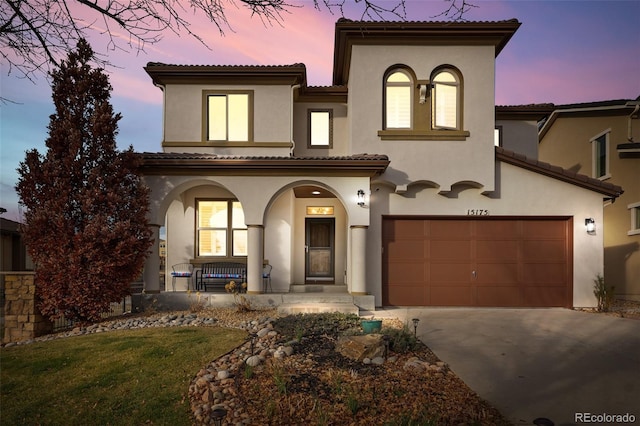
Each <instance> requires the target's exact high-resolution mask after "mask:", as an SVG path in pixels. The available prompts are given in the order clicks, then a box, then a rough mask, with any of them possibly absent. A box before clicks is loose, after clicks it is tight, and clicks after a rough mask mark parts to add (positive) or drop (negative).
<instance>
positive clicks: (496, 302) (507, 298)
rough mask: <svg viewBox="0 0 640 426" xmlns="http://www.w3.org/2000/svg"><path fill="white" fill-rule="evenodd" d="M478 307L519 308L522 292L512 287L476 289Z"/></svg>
mask: <svg viewBox="0 0 640 426" xmlns="http://www.w3.org/2000/svg"><path fill="white" fill-rule="evenodd" d="M477 292H478V300H477V305H478V306H521V305H522V290H521V289H520V288H519V287H517V286H512V287H495V286H492V287H478V290H477Z"/></svg>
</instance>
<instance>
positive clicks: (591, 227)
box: [584, 217, 596, 234]
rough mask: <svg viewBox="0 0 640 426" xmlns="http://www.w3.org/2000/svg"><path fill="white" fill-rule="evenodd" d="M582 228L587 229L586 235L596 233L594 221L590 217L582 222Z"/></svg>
mask: <svg viewBox="0 0 640 426" xmlns="http://www.w3.org/2000/svg"><path fill="white" fill-rule="evenodd" d="M584 226H586V227H587V234H595V233H596V221H595V219H593V218H592V217H588V218H586V219H585V220H584Z"/></svg>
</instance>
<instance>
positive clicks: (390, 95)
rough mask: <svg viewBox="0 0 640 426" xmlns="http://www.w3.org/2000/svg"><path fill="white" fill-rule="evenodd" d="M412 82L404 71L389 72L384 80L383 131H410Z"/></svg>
mask: <svg viewBox="0 0 640 426" xmlns="http://www.w3.org/2000/svg"><path fill="white" fill-rule="evenodd" d="M412 92H413V81H412V78H411V76H410V75H409V73H408V72H407V71H406V70H403V69H394V70H391V71H390V72H389V73H388V74H387V77H386V79H385V87H384V98H385V100H384V103H385V115H384V117H385V125H384V127H385V129H411V127H412V119H411V116H412V112H413V108H412V102H413V99H412Z"/></svg>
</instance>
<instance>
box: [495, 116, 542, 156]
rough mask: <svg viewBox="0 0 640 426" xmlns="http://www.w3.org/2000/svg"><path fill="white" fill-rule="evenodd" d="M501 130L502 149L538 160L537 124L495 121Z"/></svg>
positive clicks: (518, 121) (534, 122) (522, 121)
mask: <svg viewBox="0 0 640 426" xmlns="http://www.w3.org/2000/svg"><path fill="white" fill-rule="evenodd" d="M497 126H500V127H501V128H502V147H503V148H504V149H508V150H509V151H513V152H517V153H519V154H522V155H526V156H527V157H528V158H531V159H534V160H537V159H538V123H537V122H536V121H526V120H497V121H496V127H497Z"/></svg>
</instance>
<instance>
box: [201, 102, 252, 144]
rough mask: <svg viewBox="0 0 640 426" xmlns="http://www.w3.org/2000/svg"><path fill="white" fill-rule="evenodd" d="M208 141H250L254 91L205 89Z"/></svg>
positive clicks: (205, 124) (205, 121) (206, 135)
mask: <svg viewBox="0 0 640 426" xmlns="http://www.w3.org/2000/svg"><path fill="white" fill-rule="evenodd" d="M204 98H205V105H204V120H203V124H204V129H203V133H204V136H205V138H204V139H205V140H206V141H228V142H248V141H250V140H252V138H253V131H252V115H253V92H250V91H247V92H242V91H229V92H219V91H205V92H204Z"/></svg>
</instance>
